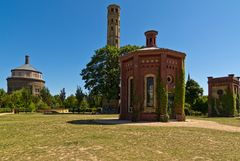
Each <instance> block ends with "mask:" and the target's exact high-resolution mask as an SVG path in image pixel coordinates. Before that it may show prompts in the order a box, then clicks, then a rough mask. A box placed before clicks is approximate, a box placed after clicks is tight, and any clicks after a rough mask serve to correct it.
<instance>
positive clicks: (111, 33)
mask: <svg viewBox="0 0 240 161" xmlns="http://www.w3.org/2000/svg"><path fill="white" fill-rule="evenodd" d="M107 45H110V46H115V47H117V48H119V47H120V6H118V5H116V4H111V5H109V6H108V26H107Z"/></svg>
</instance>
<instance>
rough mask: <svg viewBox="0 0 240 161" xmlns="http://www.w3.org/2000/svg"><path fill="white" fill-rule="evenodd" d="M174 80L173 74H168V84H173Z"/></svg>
mask: <svg viewBox="0 0 240 161" xmlns="http://www.w3.org/2000/svg"><path fill="white" fill-rule="evenodd" d="M170 68H171V67H170ZM173 82H174V78H173V76H172V75H168V76H167V83H168V84H172V83H173Z"/></svg>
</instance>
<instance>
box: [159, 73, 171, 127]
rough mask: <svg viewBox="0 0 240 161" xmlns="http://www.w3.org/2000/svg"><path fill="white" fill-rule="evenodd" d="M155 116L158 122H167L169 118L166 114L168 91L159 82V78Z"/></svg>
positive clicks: (164, 85) (162, 83)
mask: <svg viewBox="0 0 240 161" xmlns="http://www.w3.org/2000/svg"><path fill="white" fill-rule="evenodd" d="M156 93H157V116H158V118H157V119H158V121H161V122H168V119H169V116H168V113H167V108H168V91H167V89H166V84H165V83H164V82H162V81H161V79H160V76H159V75H158V77H157V88H156Z"/></svg>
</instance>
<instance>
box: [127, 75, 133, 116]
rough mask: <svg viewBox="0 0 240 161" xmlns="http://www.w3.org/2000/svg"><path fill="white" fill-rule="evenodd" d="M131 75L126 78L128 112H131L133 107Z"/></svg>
mask: <svg viewBox="0 0 240 161" xmlns="http://www.w3.org/2000/svg"><path fill="white" fill-rule="evenodd" d="M133 86H134V85H133V77H129V78H128V112H130V113H131V112H132V109H133V94H134V93H133V90H134V88H133Z"/></svg>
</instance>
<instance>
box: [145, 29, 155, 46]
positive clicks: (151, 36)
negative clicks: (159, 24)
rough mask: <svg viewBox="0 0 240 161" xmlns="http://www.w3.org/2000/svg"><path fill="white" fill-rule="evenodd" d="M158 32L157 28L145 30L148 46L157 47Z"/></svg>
mask: <svg viewBox="0 0 240 161" xmlns="http://www.w3.org/2000/svg"><path fill="white" fill-rule="evenodd" d="M157 34H158V32H157V31H155V30H149V31H146V32H145V36H146V46H147V47H157V45H156V44H157V42H156V37H157Z"/></svg>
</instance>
